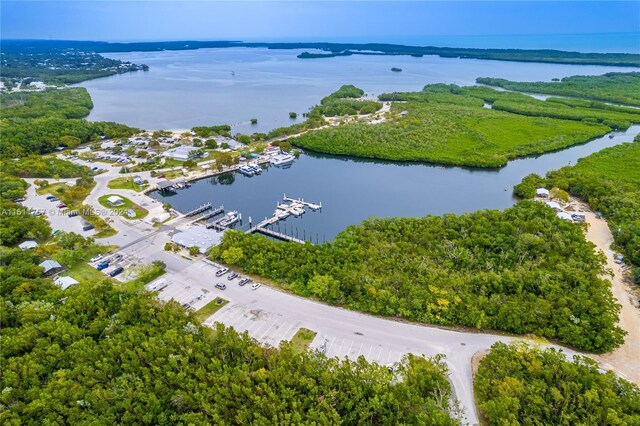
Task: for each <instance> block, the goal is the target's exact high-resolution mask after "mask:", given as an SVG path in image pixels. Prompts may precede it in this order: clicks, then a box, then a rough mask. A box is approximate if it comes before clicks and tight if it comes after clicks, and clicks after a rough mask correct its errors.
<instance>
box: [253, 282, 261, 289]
mask: <svg viewBox="0 0 640 426" xmlns="http://www.w3.org/2000/svg"><path fill="white" fill-rule="evenodd" d="M260 287H262V284H260V283H253V285H252V286H251V290H257V289H259V288H260Z"/></svg>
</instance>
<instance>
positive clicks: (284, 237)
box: [248, 227, 306, 244]
mask: <svg viewBox="0 0 640 426" xmlns="http://www.w3.org/2000/svg"><path fill="white" fill-rule="evenodd" d="M248 232H260V233H261V234H264V235H268V236H269V237H273V238H277V239H278V240H283V241H291V242H294V243H298V244H304V243H306V241H305V240H301V239H299V238H296V237H292V236H290V235H287V234H283V233H282V232H277V231H274V230H271V229H268V228H264V227H263V228H258V227H255V228H252V229H250V230H249V231H248Z"/></svg>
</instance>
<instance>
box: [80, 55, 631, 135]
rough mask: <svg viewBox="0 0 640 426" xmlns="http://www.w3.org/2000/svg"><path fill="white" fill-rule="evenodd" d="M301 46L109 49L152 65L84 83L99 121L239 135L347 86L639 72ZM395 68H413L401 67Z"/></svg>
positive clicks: (281, 120) (277, 122)
mask: <svg viewBox="0 0 640 426" xmlns="http://www.w3.org/2000/svg"><path fill="white" fill-rule="evenodd" d="M300 52H301V50H268V49H256V48H230V49H200V50H191V51H188V50H184V51H165V52H129V53H111V54H107V56H109V57H112V58H116V59H121V60H125V61H131V62H134V63H145V64H147V65H149V66H150V67H151V68H150V70H149V71H148V72H136V73H128V74H123V75H116V76H111V77H106V78H99V79H95V80H90V81H86V82H83V83H82V84H81V85H82V86H84V87H86V88H87V89H88V90H89V93H90V94H91V97H92V99H93V102H94V104H95V107H94V109H93V111H92V112H91V114H90V116H89V120H93V121H99V120H105V121H115V122H119V123H124V124H128V125H131V126H135V127H139V128H142V129H147V130H155V129H171V130H179V129H190V128H191V127H193V126H200V125H212V124H231V125H234V132H241V133H253V132H265V131H269V130H271V129H273V128H275V127H281V126H287V125H290V124H292V123H295V122H296V120H291V119H289V112H292V111H295V112H297V113H298V115H299V116H301V115H302V113H303V112H305V111H307V110H308V109H309V108H310V107H311V106H313V105H315V104H317V103H318V102H319V101H320V99H322V98H323V97H325V96H326V95H328V94H329V93H331V92H333V91H335V90H336V89H337V88H339V87H340V86H341V85H343V84H355V85H356V86H358V87H360V88H362V89H363V90H364V91H365V92H366V93H368V94H376V95H377V94H380V93H384V92H390V91H394V90H395V91H409V90H420V89H422V87H424V85H425V84H429V83H455V84H459V85H471V84H474V82H475V79H476V77H500V78H507V79H512V80H519V81H538V80H540V81H550V80H551V79H552V78H562V77H565V76H569V75H575V74H604V73H606V72H612V71H629V70H628V69H627V68H620V67H602V66H581V65H554V64H536V63H518V62H504V61H483V60H477V59H455V58H439V57H436V56H425V57H422V58H413V57H410V56H359V55H354V56H348V57H337V58H327V59H298V58H296V55H297V54H298V53H300ZM391 67H400V68H402V70H403V71H402V72H399V73H396V72H392V71H391ZM232 73H233V74H234V75H232ZM252 118H257V119H258V124H257V125H251V124H250V123H249V120H250V119H252Z"/></svg>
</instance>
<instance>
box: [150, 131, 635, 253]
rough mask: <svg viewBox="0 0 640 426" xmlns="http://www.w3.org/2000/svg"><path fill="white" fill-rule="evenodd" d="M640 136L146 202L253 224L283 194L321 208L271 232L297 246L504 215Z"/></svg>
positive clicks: (299, 165) (219, 182)
mask: <svg viewBox="0 0 640 426" xmlns="http://www.w3.org/2000/svg"><path fill="white" fill-rule="evenodd" d="M638 133H640V126H638V125H636V126H632V127H630V128H629V129H628V130H627V131H626V132H616V133H612V134H611V135H612V136H613V137H612V138H610V137H609V135H606V136H604V137H602V138H599V139H596V140H593V141H591V142H589V143H587V144H583V145H577V146H574V147H571V148H568V149H564V150H561V151H557V152H553V153H548V154H544V155H540V156H536V157H527V158H522V159H518V160H513V161H510V162H509V163H508V164H507V166H505V167H503V168H501V169H499V170H493V169H492V170H487V169H470V168H461V167H442V166H438V165H433V164H423V163H397V162H388V161H374V160H364V159H358V158H352V157H337V156H326V155H319V154H314V153H305V154H303V155H301V156H300V158H299V159H298V160H296V161H295V162H294V163H293V165H292V166H291V167H289V168H278V167H272V166H271V167H269V168H267V169H266V170H265V171H264V172H263V173H262V174H260V175H256V176H253V177H246V176H244V175H241V174H239V173H227V174H224V175H221V176H218V177H213V178H208V179H203V180H200V181H197V182H194V183H193V185H192V186H191V188H188V189H183V190H179V191H177V193H176V194H174V195H170V196H164V195H162V194H160V193H157V192H154V193H151V196H152V197H154V198H156V199H158V200H161V201H162V202H166V203H170V204H171V205H172V206H173V207H174V208H176V209H178V210H180V211H183V212H186V211H189V210H191V209H193V208H195V207H198V206H200V205H202V204H205V203H207V202H211V203H212V204H213V205H214V206H219V205H221V204H223V205H224V207H225V209H227V210H238V211H239V212H241V213H242V215H243V218H244V221H243V226H244V228H245V229H246V227H247V226H248V219H249V217H251V218H252V220H253V223H254V224H255V223H257V222H259V221H260V220H262V219H264V218H265V217H270V216H271V215H272V214H273V212H274V210H275V208H276V203H277V202H282V198H283V196H284V194H286V195H287V196H289V197H292V198H304V199H305V200H306V201H310V202H314V203H320V202H321V203H322V206H323V208H322V210H321V211H318V212H312V211H309V210H308V209H307V210H308V211H307V213H305V214H304V215H302V216H300V217H291V216H290V217H289V218H287V219H286V220H284V221H281V222H279V224H278V225H275V227H274V229H275V230H278V229H279V230H280V231H281V232H282V231H285V230H286V233H287V234H289V235H293V236H296V235H297V236H298V238H301V239H303V238H304V239H306V240H312V241H313V242H314V243H315V242H316V241H319V242H323V241H325V240H326V241H329V240H332V239H333V238H334V237H335V236H336V234H338V233H339V232H340V231H342V230H344V228H346V227H347V226H349V225H355V224H359V223H361V222H362V221H363V220H365V219H367V218H369V217H373V216H377V217H394V216H402V217H421V216H425V215H430V214H432V215H442V214H446V213H456V214H460V213H465V212H472V211H476V210H482V209H504V208H507V207H509V206H511V205H513V204H514V203H515V201H516V200H515V199H514V198H513V195H512V188H513V185H515V184H517V183H519V182H520V181H521V180H522V178H523V177H524V176H526V175H528V174H530V173H538V174H540V175H544V174H545V173H546V172H548V171H550V170H554V169H558V168H560V167H563V166H566V165H572V164H575V163H576V161H577V160H578V159H579V158H582V157H585V156H587V155H589V154H592V153H594V152H597V151H599V150H601V149H604V148H607V147H610V146H614V145H617V144H620V143H623V142H630V141H632V140H633V138H634V136H635V135H637V134H638Z"/></svg>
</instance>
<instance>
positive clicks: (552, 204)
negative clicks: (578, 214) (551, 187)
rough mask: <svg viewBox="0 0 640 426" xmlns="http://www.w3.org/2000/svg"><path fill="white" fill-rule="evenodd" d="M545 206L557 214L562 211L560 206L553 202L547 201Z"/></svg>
mask: <svg viewBox="0 0 640 426" xmlns="http://www.w3.org/2000/svg"><path fill="white" fill-rule="evenodd" d="M545 204H546V205H547V206H549V207H551V208H552V209H553V210H555V211H557V212H561V211H562V210H563V209H562V206H561V205H560V204H558V203H556V202H555V201H547V202H546V203H545Z"/></svg>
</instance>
